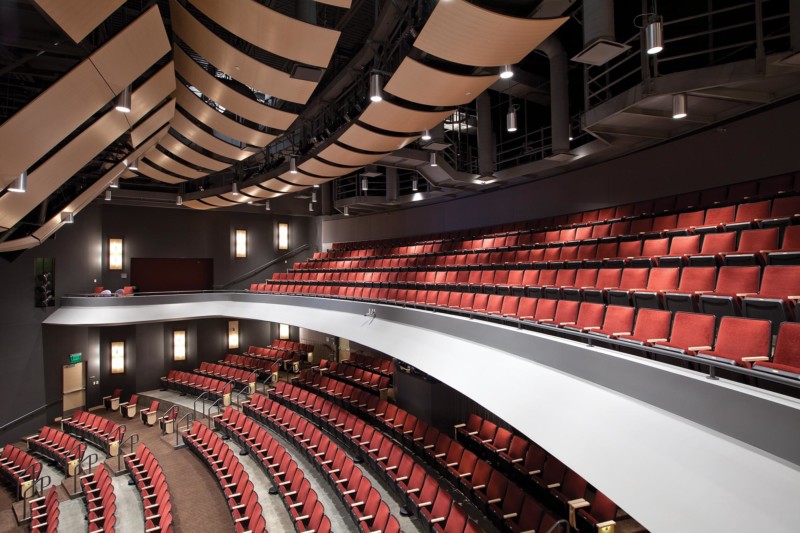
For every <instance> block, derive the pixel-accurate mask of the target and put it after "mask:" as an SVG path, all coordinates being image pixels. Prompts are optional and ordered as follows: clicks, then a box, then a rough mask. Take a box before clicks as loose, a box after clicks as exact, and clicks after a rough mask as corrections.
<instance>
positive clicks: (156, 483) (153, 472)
mask: <svg viewBox="0 0 800 533" xmlns="http://www.w3.org/2000/svg"><path fill="white" fill-rule="evenodd" d="M123 458H124V459H125V466H126V467H127V469H128V473H129V474H130V475H131V478H132V479H133V482H134V483H135V485H136V488H137V490H138V491H139V496H141V498H142V505H143V507H144V530H145V533H156V532H158V533H172V529H173V528H172V502H171V501H170V494H169V487H168V486H167V480H166V478H165V477H164V471H163V469H162V468H161V465H160V464H159V463H158V460H157V459H156V457H155V456H154V455H153V454H152V452H151V451H150V448H148V447H147V446H145V445H144V443H139V447H138V448H137V449H136V452H134V453H130V454H128V455H124V456H123Z"/></svg>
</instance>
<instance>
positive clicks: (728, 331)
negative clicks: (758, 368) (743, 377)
mask: <svg viewBox="0 0 800 533" xmlns="http://www.w3.org/2000/svg"><path fill="white" fill-rule="evenodd" d="M771 344H772V327H771V325H770V323H769V321H768V320H753V319H750V318H737V317H731V316H726V317H723V318H722V321H720V325H719V333H717V341H716V345H715V346H714V349H713V350H700V352H698V354H697V357H698V358H702V359H709V360H712V361H716V362H718V363H728V364H731V365H737V366H743V367H750V366H751V365H752V364H753V362H755V361H769V354H770V347H771Z"/></svg>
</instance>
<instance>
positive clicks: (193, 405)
mask: <svg viewBox="0 0 800 533" xmlns="http://www.w3.org/2000/svg"><path fill="white" fill-rule="evenodd" d="M206 398H208V391H206V392H204V393H203V394H201V395H200V396H198V397H197V398H195V400H194V403H193V404H192V411H194V412H195V413H196V412H197V402H199V401H202V404H201V405H202V407H201V409H202V410H201V411H200V414H203V413H205V411H206ZM184 418H185V417H184Z"/></svg>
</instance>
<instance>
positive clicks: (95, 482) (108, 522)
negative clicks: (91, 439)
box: [80, 464, 117, 533]
mask: <svg viewBox="0 0 800 533" xmlns="http://www.w3.org/2000/svg"><path fill="white" fill-rule="evenodd" d="M80 479H81V488H82V489H83V497H84V499H85V503H86V511H87V513H88V516H87V520H88V521H89V533H93V532H95V531H102V532H103V533H114V526H115V525H116V523H117V516H116V511H117V503H116V502H117V497H116V495H115V494H114V484H113V483H112V482H111V476H110V475H109V473H108V469H107V468H106V465H104V464H101V465H100V466H98V467H97V470H95V471H94V473H92V474H88V475H85V476H81V478H80Z"/></svg>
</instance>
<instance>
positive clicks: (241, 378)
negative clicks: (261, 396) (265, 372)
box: [194, 362, 256, 387]
mask: <svg viewBox="0 0 800 533" xmlns="http://www.w3.org/2000/svg"><path fill="white" fill-rule="evenodd" d="M194 371H195V373H196V374H202V375H204V376H211V377H214V378H217V379H221V380H223V381H233V382H234V383H236V384H237V385H239V386H240V387H241V386H250V387H253V386H254V383H255V381H256V374H255V372H253V371H252V370H251V371H247V370H244V369H241V368H232V367H229V366H226V365H222V364H217V363H207V362H202V363H200V368H195V370H194Z"/></svg>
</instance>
